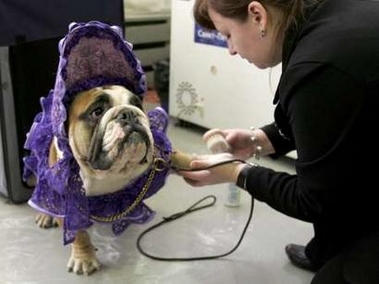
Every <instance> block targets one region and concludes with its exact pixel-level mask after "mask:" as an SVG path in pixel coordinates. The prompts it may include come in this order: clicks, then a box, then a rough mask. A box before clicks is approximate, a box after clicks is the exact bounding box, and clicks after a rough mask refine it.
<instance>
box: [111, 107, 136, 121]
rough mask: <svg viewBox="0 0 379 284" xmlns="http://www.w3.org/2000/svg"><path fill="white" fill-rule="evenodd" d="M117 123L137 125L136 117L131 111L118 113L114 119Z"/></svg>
mask: <svg viewBox="0 0 379 284" xmlns="http://www.w3.org/2000/svg"><path fill="white" fill-rule="evenodd" d="M116 120H117V122H120V123H137V122H138V118H137V115H136V114H135V113H134V112H133V111H131V110H122V111H120V112H119V114H118V115H117V118H116Z"/></svg>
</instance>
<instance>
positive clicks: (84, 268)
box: [67, 257, 101, 276]
mask: <svg viewBox="0 0 379 284" xmlns="http://www.w3.org/2000/svg"><path fill="white" fill-rule="evenodd" d="M100 267H101V264H100V262H99V261H98V260H97V259H96V257H93V258H87V259H84V258H73V257H71V258H70V260H69V262H68V265H67V268H68V272H73V273H75V274H77V275H82V274H85V275H87V276H89V275H91V274H92V273H94V272H95V271H97V270H99V269H100Z"/></svg>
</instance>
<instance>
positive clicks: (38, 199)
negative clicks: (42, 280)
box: [23, 22, 190, 275]
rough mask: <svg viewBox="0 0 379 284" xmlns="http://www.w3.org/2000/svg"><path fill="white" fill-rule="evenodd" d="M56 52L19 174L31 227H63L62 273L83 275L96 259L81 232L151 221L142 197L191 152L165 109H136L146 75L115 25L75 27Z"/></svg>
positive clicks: (119, 229)
mask: <svg viewBox="0 0 379 284" xmlns="http://www.w3.org/2000/svg"><path fill="white" fill-rule="evenodd" d="M59 51H60V63H59V66H58V71H57V78H56V83H55V87H54V89H53V90H52V91H51V92H50V93H49V94H48V96H46V97H44V98H41V106H42V111H41V112H40V113H39V114H37V115H36V117H35V119H34V122H33V125H32V127H31V129H30V131H29V133H28V135H27V139H26V142H25V149H26V150H28V151H29V155H27V156H26V157H24V164H25V170H24V175H23V178H24V180H25V181H26V182H28V183H29V184H33V185H34V191H33V195H32V197H31V199H30V200H29V202H28V203H29V204H30V205H31V206H32V207H33V208H35V209H37V210H39V211H40V212H41V213H40V215H38V216H37V219H36V222H37V224H38V225H39V226H40V227H50V226H53V225H54V224H59V225H61V226H62V228H63V236H64V244H72V253H71V257H70V260H69V262H68V270H69V271H72V272H74V273H77V274H87V275H89V274H91V273H93V272H94V271H96V270H98V269H99V267H100V262H99V261H98V259H97V258H96V253H95V249H94V246H93V245H92V243H91V240H90V237H89V234H88V232H87V229H88V228H89V227H90V226H92V225H93V224H94V223H95V222H107V223H110V224H112V229H113V231H114V233H115V234H120V233H122V232H123V230H125V228H126V227H127V226H128V224H129V223H143V222H146V221H148V220H150V219H151V218H150V217H151V216H152V213H153V211H152V210H150V209H149V208H148V207H147V206H146V205H145V204H144V203H143V200H144V199H145V198H147V197H149V196H151V195H153V194H155V193H156V192H158V190H159V189H160V188H161V187H162V186H163V185H164V181H165V178H166V177H167V176H168V174H169V173H170V172H171V169H172V168H187V167H188V165H189V161H190V155H187V154H182V153H180V152H178V151H176V150H175V149H173V148H172V147H171V144H170V142H169V139H168V137H167V136H166V135H165V134H166V133H165V131H166V128H167V123H166V121H167V117H168V116H167V114H166V113H165V112H164V111H163V109H156V110H153V111H149V112H148V113H145V112H144V110H143V109H142V98H143V95H144V93H145V92H146V85H145V80H144V78H145V77H144V73H143V71H142V68H141V66H140V64H139V61H138V60H137V59H136V58H135V56H134V54H133V52H132V48H131V44H129V43H128V42H126V41H125V40H124V39H123V35H122V30H121V28H119V27H115V26H108V25H107V24H104V23H100V22H88V23H73V24H71V25H70V27H69V33H68V35H67V36H66V37H65V38H63V39H62V40H61V42H60V45H59Z"/></svg>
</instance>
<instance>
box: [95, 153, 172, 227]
mask: <svg viewBox="0 0 379 284" xmlns="http://www.w3.org/2000/svg"><path fill="white" fill-rule="evenodd" d="M164 164H165V161H164V160H163V159H162V158H155V159H154V164H153V168H152V170H151V172H150V174H149V176H148V178H147V181H146V183H145V186H144V187H143V188H142V190H141V192H140V193H139V195H138V196H137V198H136V199H135V200H134V202H133V203H132V204H131V205H130V206H129V207H127V208H126V209H125V210H124V211H123V212H121V213H118V214H113V215H111V216H108V217H100V216H95V215H91V216H90V217H91V218H92V219H94V220H95V221H99V222H114V221H116V220H119V219H121V218H123V217H125V216H126V215H128V214H129V213H130V212H131V211H132V210H133V209H134V208H135V207H136V206H137V205H138V204H139V203H140V202H141V201H142V199H143V197H144V196H145V195H146V192H147V190H148V189H149V187H150V185H151V182H152V181H153V180H154V177H155V173H156V172H160V171H162V170H163V167H162V165H164Z"/></svg>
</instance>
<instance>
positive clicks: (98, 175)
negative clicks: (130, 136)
mask: <svg viewBox="0 0 379 284" xmlns="http://www.w3.org/2000/svg"><path fill="white" fill-rule="evenodd" d="M136 148H138V147H131V149H130V150H128V151H126V152H123V154H122V155H119V156H118V157H117V159H115V160H114V161H113V162H112V164H111V165H110V166H109V167H107V169H98V168H93V167H91V166H90V165H89V164H86V165H83V166H81V167H80V176H81V179H82V181H83V188H84V190H85V193H86V195H87V196H95V195H104V194H110V193H114V192H117V191H119V190H122V189H124V188H126V187H127V186H128V185H130V184H131V183H133V182H134V181H135V180H136V179H137V178H139V177H140V176H141V175H143V174H144V173H145V172H146V171H147V170H148V169H149V168H150V167H151V165H152V161H153V150H152V149H149V150H148V154H147V155H144V156H143V157H142V159H140V158H141V157H140V155H138V154H137V153H139V152H140V151H141V150H138V149H136ZM142 148H145V147H142ZM142 152H145V150H144V151H142ZM131 153H132V154H133V155H134V157H133V159H130V156H129V155H130V154H131Z"/></svg>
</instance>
